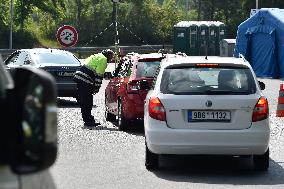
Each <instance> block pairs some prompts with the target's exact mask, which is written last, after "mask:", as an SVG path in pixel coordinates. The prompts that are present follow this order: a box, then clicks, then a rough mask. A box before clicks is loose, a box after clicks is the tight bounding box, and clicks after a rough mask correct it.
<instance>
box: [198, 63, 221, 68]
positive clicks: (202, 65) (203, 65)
mask: <svg viewBox="0 0 284 189" xmlns="http://www.w3.org/2000/svg"><path fill="white" fill-rule="evenodd" d="M195 66H196V67H206V68H208V67H219V64H195Z"/></svg>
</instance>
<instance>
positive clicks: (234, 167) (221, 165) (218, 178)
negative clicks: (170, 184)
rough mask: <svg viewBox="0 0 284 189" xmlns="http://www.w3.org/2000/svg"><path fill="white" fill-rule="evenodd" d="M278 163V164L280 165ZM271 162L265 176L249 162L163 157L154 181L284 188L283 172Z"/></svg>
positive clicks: (221, 158)
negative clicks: (282, 186)
mask: <svg viewBox="0 0 284 189" xmlns="http://www.w3.org/2000/svg"><path fill="white" fill-rule="evenodd" d="M279 163H281V162H279ZM279 163H278V162H275V161H274V160H272V159H270V167H269V170H268V171H267V172H257V171H254V170H253V166H252V160H251V158H233V157H216V156H213V157H208V156H206V157H205V156H190V157H189V156H162V157H161V158H160V169H159V170H157V171H153V173H154V174H156V176H157V177H159V178H161V179H165V180H169V181H174V182H189V183H207V184H231V185H279V184H284V179H283V178H284V169H283V167H282V166H281V165H280V164H279Z"/></svg>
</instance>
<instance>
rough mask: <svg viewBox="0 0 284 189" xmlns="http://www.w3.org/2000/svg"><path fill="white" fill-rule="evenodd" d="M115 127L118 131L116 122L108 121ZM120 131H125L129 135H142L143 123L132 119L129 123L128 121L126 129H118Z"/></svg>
mask: <svg viewBox="0 0 284 189" xmlns="http://www.w3.org/2000/svg"><path fill="white" fill-rule="evenodd" d="M110 123H111V124H112V125H113V126H114V127H115V128H117V131H118V127H117V123H116V122H115V121H114V122H110ZM120 132H126V133H128V134H131V135H136V136H144V125H143V121H140V120H139V121H133V122H131V123H129V125H128V126H127V129H126V130H125V131H120Z"/></svg>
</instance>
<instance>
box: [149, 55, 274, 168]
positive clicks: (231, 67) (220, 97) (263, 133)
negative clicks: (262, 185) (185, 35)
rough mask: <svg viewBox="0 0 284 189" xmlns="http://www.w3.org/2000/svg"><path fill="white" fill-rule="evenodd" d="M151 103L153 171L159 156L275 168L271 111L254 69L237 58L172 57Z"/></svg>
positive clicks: (165, 63) (165, 64) (166, 62)
mask: <svg viewBox="0 0 284 189" xmlns="http://www.w3.org/2000/svg"><path fill="white" fill-rule="evenodd" d="M161 65H162V66H161V69H160V72H159V74H158V76H157V77H156V82H155V86H153V88H152V89H151V90H149V93H148V95H147V97H146V100H145V107H144V111H145V115H144V128H145V138H146V143H145V144H146V156H145V157H146V159H145V165H146V168H147V169H156V168H158V167H159V156H160V155H165V154H183V155H228V156H245V157H247V156H248V157H252V159H253V163H254V167H255V169H256V170H267V169H268V167H269V136H270V125H269V110H268V101H267V99H266V98H265V97H264V95H263V94H262V92H261V90H263V89H264V88H265V85H264V83H263V82H258V81H257V78H256V76H255V74H254V72H253V70H252V68H251V66H250V64H249V63H248V62H247V61H246V60H245V59H243V58H233V57H206V58H204V57H172V58H166V59H163V60H162V63H161Z"/></svg>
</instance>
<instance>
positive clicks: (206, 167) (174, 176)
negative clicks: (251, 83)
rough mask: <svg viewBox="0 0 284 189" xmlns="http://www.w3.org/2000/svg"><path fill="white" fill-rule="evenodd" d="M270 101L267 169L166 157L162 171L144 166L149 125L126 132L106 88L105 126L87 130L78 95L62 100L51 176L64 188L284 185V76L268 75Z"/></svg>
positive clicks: (97, 112)
mask: <svg viewBox="0 0 284 189" xmlns="http://www.w3.org/2000/svg"><path fill="white" fill-rule="evenodd" d="M262 81H264V82H265V84H266V89H265V90H264V91H263V92H264V94H265V95H266V96H267V98H268V99H269V102H270V103H269V106H270V118H271V127H272V130H271V143H270V150H271V159H270V168H269V171H268V172H267V173H258V172H255V171H253V170H252V164H251V162H250V160H248V159H237V158H220V157H219V158H215V157H163V158H162V161H161V169H160V170H158V171H153V172H150V171H147V170H146V169H145V166H144V151H145V147H144V133H143V129H142V128H143V125H142V124H137V125H134V126H133V128H132V129H131V130H130V131H127V132H122V131H118V130H117V128H116V127H115V126H114V125H113V124H112V123H110V122H106V121H105V118H104V87H105V86H106V84H107V81H104V82H103V86H102V88H101V90H100V92H99V93H98V94H97V95H95V96H94V100H95V102H96V107H94V108H93V110H92V114H93V115H94V116H95V118H96V119H97V121H100V123H101V124H102V125H101V126H100V127H99V129H97V130H90V129H84V128H83V121H82V118H81V113H80V108H79V107H78V106H77V104H76V102H75V99H73V98H64V99H61V100H60V101H59V117H58V121H59V130H58V132H59V154H58V159H57V161H56V163H55V165H54V166H53V167H52V168H51V169H50V170H49V171H48V176H49V177H50V179H51V180H52V182H53V183H54V185H55V186H56V187H57V188H58V189H67V188H68V189H85V188H86V189H90V188H95V189H99V188H103V189H108V188H111V189H116V188H119V189H126V188H131V189H133V188H135V189H136V188H141V189H142V188H143V189H144V188H147V189H148V188H155V189H159V188H160V189H167V188H169V189H173V188H226V189H228V188H281V189H282V188H284V118H276V117H275V111H276V107H277V98H278V92H279V85H280V83H281V82H282V83H284V82H283V81H279V80H270V79H262Z"/></svg>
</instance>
